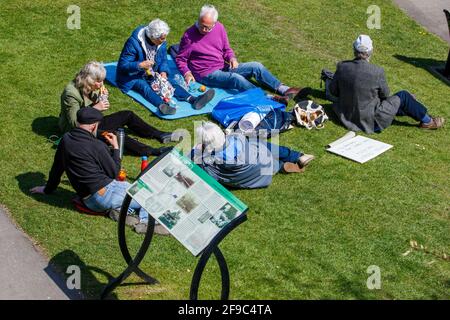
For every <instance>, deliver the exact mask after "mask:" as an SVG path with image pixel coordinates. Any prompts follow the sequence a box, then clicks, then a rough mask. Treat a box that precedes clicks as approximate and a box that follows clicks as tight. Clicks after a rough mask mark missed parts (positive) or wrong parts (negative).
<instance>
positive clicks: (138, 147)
mask: <svg viewBox="0 0 450 320" xmlns="http://www.w3.org/2000/svg"><path fill="white" fill-rule="evenodd" d="M124 127H127V128H128V129H130V130H131V131H133V132H134V133H135V134H136V135H138V136H140V137H143V138H153V139H158V140H160V139H161V135H162V134H164V132H162V131H159V130H158V129H156V128H155V127H152V126H151V125H149V124H148V123H146V122H145V121H144V120H142V119H141V118H140V117H139V116H137V115H136V114H135V113H134V112H133V111H129V110H126V111H119V112H116V113H113V114H111V115H108V116H105V117H103V120H102V122H100V125H99V128H98V129H99V131H100V132H99V133H101V132H102V131H109V132H115V131H116V130H117V129H119V128H124ZM98 136H99V138H100V134H98ZM125 150H127V151H128V152H130V153H131V154H133V155H136V156H150V155H154V154H157V153H159V152H158V151H157V150H158V149H155V148H152V147H150V146H148V145H146V144H143V143H142V142H139V141H137V140H136V139H133V138H131V137H129V136H128V135H125Z"/></svg>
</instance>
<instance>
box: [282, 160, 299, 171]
mask: <svg viewBox="0 0 450 320" xmlns="http://www.w3.org/2000/svg"><path fill="white" fill-rule="evenodd" d="M281 171H282V172H283V173H302V172H304V171H305V169H304V168H300V166H299V164H298V163H292V162H285V163H283V167H282V168H281Z"/></svg>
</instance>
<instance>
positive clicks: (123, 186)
mask: <svg viewBox="0 0 450 320" xmlns="http://www.w3.org/2000/svg"><path fill="white" fill-rule="evenodd" d="M130 186H131V184H129V183H128V182H126V181H117V180H114V181H112V182H111V183H110V184H108V185H107V186H106V187H105V189H106V192H105V193H104V194H103V195H100V194H99V193H98V192H96V193H94V194H93V195H91V196H90V197H89V198H88V199H87V200H83V202H84V204H85V205H86V207H88V208H89V209H91V210H92V211H96V212H103V211H106V210H110V209H119V210H120V208H121V207H122V202H123V199H125V196H126V194H127V189H128V188H129V187H130ZM130 208H131V209H134V210H136V211H139V219H140V221H141V222H143V223H147V222H148V213H147V211H145V209H144V208H141V206H140V205H139V203H137V202H136V201H134V200H132V201H131V203H130Z"/></svg>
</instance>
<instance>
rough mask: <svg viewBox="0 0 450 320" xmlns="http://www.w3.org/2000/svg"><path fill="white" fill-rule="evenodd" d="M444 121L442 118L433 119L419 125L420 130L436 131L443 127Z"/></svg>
mask: <svg viewBox="0 0 450 320" xmlns="http://www.w3.org/2000/svg"><path fill="white" fill-rule="evenodd" d="M444 122H445V119H444V118H442V117H433V118H431V121H430V122H429V123H423V122H422V123H421V124H420V126H419V127H420V128H421V129H428V130H436V129H439V128H442V127H443V126H444Z"/></svg>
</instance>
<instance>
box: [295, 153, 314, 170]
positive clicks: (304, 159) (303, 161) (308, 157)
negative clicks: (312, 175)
mask: <svg viewBox="0 0 450 320" xmlns="http://www.w3.org/2000/svg"><path fill="white" fill-rule="evenodd" d="M315 158H316V157H314V156H313V155H312V154H304V155H302V156H301V157H300V158H298V165H299V166H300V168H304V167H306V166H307V165H308V164H309V163H310V162H311V161H312V160H314V159H315Z"/></svg>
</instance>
